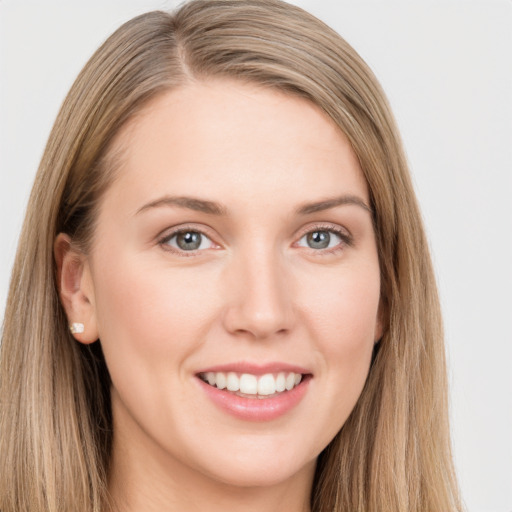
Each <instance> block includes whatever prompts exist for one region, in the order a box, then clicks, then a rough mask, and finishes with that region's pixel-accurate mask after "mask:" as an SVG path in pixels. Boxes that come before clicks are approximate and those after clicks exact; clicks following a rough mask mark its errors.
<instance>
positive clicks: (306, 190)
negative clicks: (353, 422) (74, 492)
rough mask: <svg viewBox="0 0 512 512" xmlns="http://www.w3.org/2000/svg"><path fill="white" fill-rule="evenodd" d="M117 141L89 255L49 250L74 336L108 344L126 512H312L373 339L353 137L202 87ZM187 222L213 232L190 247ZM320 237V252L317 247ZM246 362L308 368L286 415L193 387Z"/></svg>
mask: <svg viewBox="0 0 512 512" xmlns="http://www.w3.org/2000/svg"><path fill="white" fill-rule="evenodd" d="M116 144H117V145H118V146H119V147H123V148H125V149H124V152H123V154H124V156H123V162H122V165H121V170H120V172H119V175H118V176H117V178H116V180H115V181H114V182H113V184H112V185H111V187H110V188H109V189H108V190H107V192H106V193H105V195H104V197H103V198H102V199H101V203H100V209H99V214H98V222H97V231H96V233H95V237H94V242H93V246H92V248H91V250H90V251H89V252H88V254H87V255H84V254H81V253H78V252H76V251H75V250H73V249H72V247H71V245H70V243H69V242H70V241H69V238H68V237H67V236H66V235H63V234H61V235H59V237H58V238H57V240H56V244H55V252H56V258H57V262H58V265H59V268H60V276H61V277H60V287H61V297H62V302H63V304H64V306H65V309H66V312H67V315H68V318H69V321H70V322H83V323H84V324H85V331H84V333H81V334H76V335H75V337H76V339H77V340H78V341H79V342H81V343H91V342H93V341H95V340H97V339H98V338H100V339H101V343H102V346H103V350H104V353H105V358H106V361H107V365H108V368H109V371H110V373H111V377H112V382H113V387H112V407H113V415H114V453H113V462H112V473H111V476H110V483H109V485H110V490H111V493H112V495H113V497H114V499H115V500H116V502H117V503H118V506H119V509H120V510H123V511H145V512H151V511H157V510H158V511H159V512H162V511H168V510H169V511H170V510H186V511H196V510H197V511H199V510H209V511H215V510H234V511H236V510H244V511H251V510H254V511H260V512H261V511H277V510H279V511H281V510H284V509H285V510H288V511H307V510H309V509H310V508H309V496H310V493H311V486H312V480H313V476H314V470H315V463H316V458H317V456H318V454H319V453H320V452H321V451H322V450H323V449H324V448H325V446H326V445H327V444H328V443H329V442H330V441H331V440H332V438H333V437H334V436H335V434H336V433H337V432H338V431H339V429H340V428H341V426H342V425H343V423H344V422H345V421H346V419H347V417H348V416H349V414H350V412H351V411H352V409H353V407H354V405H355V403H356V401H357V399H358V397H359V395H360V393H361V391H362V388H363V385H364V382H365V380H366V377H367V374H368V369H369V365H370V360H371V354H372V350H373V347H374V343H375V342H376V340H378V339H379V338H380V336H381V322H380V321H379V293H380V276H379V264H378V255H377V249H376V244H375V237H374V232H373V226H372V219H371V213H370V212H369V209H368V208H366V207H365V205H369V196H368V188H367V184H366V182H365V179H364V177H363V173H362V171H361V169H360V166H359V164H358V161H357V158H356V156H355V154H354V152H353V150H352V149H351V147H350V144H349V143H348V140H347V138H346V137H345V136H344V135H343V134H342V133H341V132H340V131H339V129H338V128H337V127H336V126H335V125H334V124H333V123H332V121H331V120H330V119H329V118H328V117H327V116H326V115H325V114H323V113H322V112H321V111H320V109H318V108H317V107H316V106H313V105H312V104H310V103H308V102H306V101H305V100H303V99H300V98H296V97H293V96H289V95H284V94H282V93H280V92H277V91H271V90H263V89H261V88H258V87H255V86H249V85H246V84H241V83H237V82H230V81H209V82H202V83H194V84H192V85H187V86H185V87H183V88H181V89H178V90H175V91H173V92H170V93H167V94H165V95H163V96H161V97H159V98H157V99H156V100H154V101H153V102H152V103H151V104H150V105H148V107H147V108H146V109H145V111H144V112H143V113H142V114H141V115H139V116H138V117H137V118H136V119H135V120H132V122H130V123H129V124H128V125H126V126H125V127H124V129H123V130H122V131H121V132H120V134H118V138H117V142H116ZM170 196H173V197H183V196H191V197H193V198H198V199H201V200H207V201H214V202H215V203H218V204H219V205H220V209H221V212H220V213H221V214H219V212H217V213H211V212H210V213H208V212H205V211H197V210H195V209H193V208H190V207H189V206H191V205H190V204H188V206H187V205H183V204H181V205H178V204H168V203H166V202H165V201H164V202H158V201H160V200H161V199H162V198H165V197H170ZM339 197H344V198H345V202H343V201H342V204H336V205H334V204H326V203H325V201H326V200H330V199H332V198H339ZM347 197H349V198H350V199H351V201H352V202H350V201H349V202H347V201H346V199H347ZM155 201H156V203H155ZM322 202H324V203H323V206H322V207H317V208H316V209H317V210H319V211H311V210H315V208H309V211H302V212H301V213H299V212H298V210H299V209H301V208H302V210H304V208H303V207H304V205H305V204H308V203H322ZM153 203H155V204H153ZM359 203H360V204H359ZM177 227H179V228H186V229H188V230H190V231H196V232H202V233H204V234H205V235H206V237H207V238H206V237H205V238H202V245H201V246H200V249H198V250H195V251H189V252H186V251H183V250H180V249H179V247H178V246H177V245H176V237H174V238H170V237H171V236H172V234H173V230H174V229H176V228H177ZM314 231H322V232H323V233H324V235H325V233H327V234H328V235H329V236H330V240H331V242H330V246H329V247H328V248H317V247H316V246H315V247H311V246H310V240H309V239H308V238H307V233H310V232H314ZM337 232H339V233H340V234H337ZM308 240H309V241H308ZM238 361H245V362H253V363H259V364H261V363H268V362H274V361H281V362H286V363H290V364H295V365H300V366H301V367H305V368H307V369H308V371H309V372H310V373H311V374H312V378H311V380H310V381H309V383H308V388H307V392H306V394H305V396H304V397H303V399H302V400H301V401H300V402H299V404H298V405H296V406H295V407H294V408H293V409H292V410H290V411H288V412H287V413H286V414H284V415H283V416H281V417H279V418H277V419H274V420H272V421H263V422H255V421H246V420H242V419H240V418H236V417H234V416H232V415H230V414H228V413H226V412H225V411H224V410H222V409H220V408H219V407H218V406H217V405H216V404H214V403H213V402H212V401H211V400H210V399H209V398H208V397H207V395H206V394H205V393H204V392H203V390H202V389H201V385H200V383H199V382H198V378H197V372H199V371H200V370H201V369H204V368H205V367H209V366H214V365H219V364H226V363H232V362H238ZM199 490H200V491H199Z"/></svg>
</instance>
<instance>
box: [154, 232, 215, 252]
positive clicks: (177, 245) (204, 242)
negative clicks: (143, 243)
mask: <svg viewBox="0 0 512 512" xmlns="http://www.w3.org/2000/svg"><path fill="white" fill-rule="evenodd" d="M162 243H163V244H165V245H169V246H171V247H173V248H174V249H177V250H179V251H199V250H201V249H210V248H211V247H213V245H214V244H213V242H212V241H211V240H210V239H209V238H208V237H207V236H206V235H205V234H203V233H200V232H199V231H192V230H187V231H179V232H177V233H174V234H173V235H171V236H169V237H167V238H166V239H164V240H163V241H162Z"/></svg>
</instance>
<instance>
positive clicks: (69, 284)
mask: <svg viewBox="0 0 512 512" xmlns="http://www.w3.org/2000/svg"><path fill="white" fill-rule="evenodd" d="M53 252H54V256H55V261H56V263H57V287H58V290H59V296H60V300H61V303H62V305H63V306H64V310H65V311H66V316H67V318H68V323H69V325H71V324H73V323H80V324H83V325H84V328H83V330H82V329H78V330H76V329H75V330H74V332H73V336H74V337H75V339H76V340H77V341H79V342H80V343H85V344H88V343H93V342H94V341H96V340H97V339H98V327H97V321H96V309H95V301H94V285H93V280H92V275H91V270H90V266H89V263H88V261H87V258H86V256H85V255H84V254H83V252H81V251H79V250H78V249H77V248H76V247H74V246H73V244H72V242H71V239H70V237H69V236H68V235H66V234H64V233H60V234H59V235H58V236H57V238H56V239H55V243H54V245H53ZM79 331H82V332H79Z"/></svg>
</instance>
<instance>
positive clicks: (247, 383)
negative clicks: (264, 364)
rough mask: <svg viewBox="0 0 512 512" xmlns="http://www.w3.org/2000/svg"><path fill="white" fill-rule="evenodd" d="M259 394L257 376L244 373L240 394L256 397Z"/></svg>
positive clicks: (241, 378) (241, 379)
mask: <svg viewBox="0 0 512 512" xmlns="http://www.w3.org/2000/svg"><path fill="white" fill-rule="evenodd" d="M257 392H258V379H257V378H256V376H255V375H251V374H249V373H244V374H243V375H242V376H241V377H240V393H246V394H247V395H255V394H256V393H257Z"/></svg>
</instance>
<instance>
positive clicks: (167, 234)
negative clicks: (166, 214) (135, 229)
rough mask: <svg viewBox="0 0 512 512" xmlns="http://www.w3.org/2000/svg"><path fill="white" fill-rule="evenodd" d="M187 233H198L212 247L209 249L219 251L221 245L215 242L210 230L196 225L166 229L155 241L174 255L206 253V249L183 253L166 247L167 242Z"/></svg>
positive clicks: (169, 246) (168, 246)
mask: <svg viewBox="0 0 512 512" xmlns="http://www.w3.org/2000/svg"><path fill="white" fill-rule="evenodd" d="M188 231H193V232H195V233H200V234H201V235H203V236H204V237H206V238H208V240H210V242H211V243H212V245H213V246H214V247H212V248H210V249H219V248H221V245H220V244H219V243H217V242H216V241H215V237H214V235H212V234H211V233H210V231H211V230H210V229H208V228H206V229H205V226H204V225H201V226H198V225H197V224H180V225H178V226H173V227H171V228H166V229H164V230H163V231H161V232H160V233H159V234H158V235H157V237H156V241H157V244H158V245H159V246H161V247H162V248H163V249H164V250H165V251H169V252H173V253H175V254H178V255H180V256H197V255H198V254H200V253H202V252H204V251H206V250H207V249H196V250H193V251H184V250H180V249H177V248H175V247H172V246H171V245H168V244H167V242H168V241H169V240H171V238H173V237H174V236H176V235H179V234H180V233H186V232H188Z"/></svg>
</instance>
